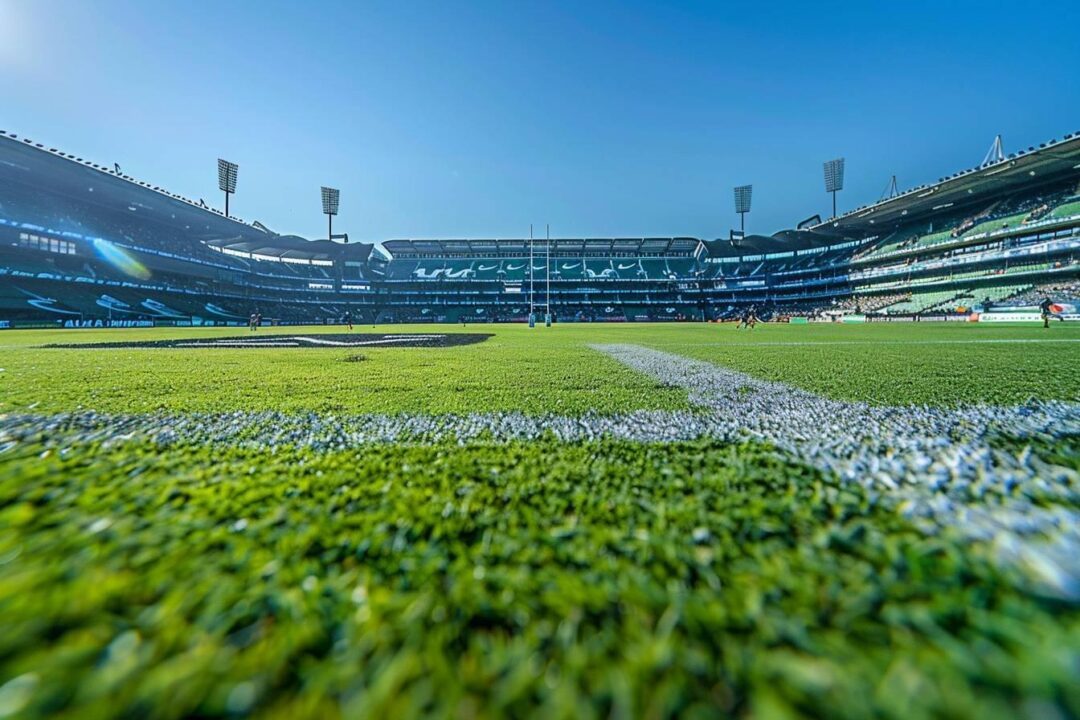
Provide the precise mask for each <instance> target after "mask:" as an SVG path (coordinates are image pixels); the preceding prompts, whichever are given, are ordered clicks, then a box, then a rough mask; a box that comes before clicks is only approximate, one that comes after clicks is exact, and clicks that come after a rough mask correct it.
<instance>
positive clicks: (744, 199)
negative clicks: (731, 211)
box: [735, 185, 754, 236]
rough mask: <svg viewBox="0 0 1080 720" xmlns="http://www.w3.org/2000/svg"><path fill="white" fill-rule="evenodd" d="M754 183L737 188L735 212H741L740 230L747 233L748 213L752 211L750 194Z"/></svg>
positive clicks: (744, 233)
mask: <svg viewBox="0 0 1080 720" xmlns="http://www.w3.org/2000/svg"><path fill="white" fill-rule="evenodd" d="M753 191H754V186H753V185H740V186H739V187H737V188H735V212H737V213H739V230H740V232H742V234H743V235H744V236H745V235H746V213H748V212H750V196H751V194H753Z"/></svg>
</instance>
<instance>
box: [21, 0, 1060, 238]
mask: <svg viewBox="0 0 1080 720" xmlns="http://www.w3.org/2000/svg"><path fill="white" fill-rule="evenodd" d="M1078 8H1080V3H1076V2H1056V1H1054V0H1050V1H1048V2H1042V3H1031V2H1028V3H994V2H980V3H974V2H970V3H968V2H955V3H953V2H947V1H939V2H923V1H922V0H914V1H907V2H888V3H878V2H861V3H851V4H844V3H829V2H816V3H806V4H804V3H794V2H773V3H739V4H727V3H721V2H701V3H697V2H685V3H675V2H667V3H665V2H657V3H645V2H606V1H605V0H589V1H586V2H582V1H578V2H556V1H554V0H552V1H550V2H526V1H525V0H521V1H517V0H502V1H495V2H471V3H457V2H451V1H450V0H445V1H443V2H409V1H399V2H386V3H381V2H379V3H366V2H319V3H306V4H302V3H299V2H294V3H286V2H277V1H274V0H262V1H259V2H248V1H244V0H234V1H233V2H227V3H222V2H209V1H208V0H195V1H194V2H191V3H178V2H177V3H165V2H147V1H146V0H94V1H93V2H87V1H85V0H0V87H2V88H3V90H2V97H3V103H2V106H0V107H2V109H0V128H3V129H5V130H9V131H14V132H17V133H19V134H20V135H25V136H28V137H31V138H33V139H34V140H38V141H41V142H44V143H47V144H49V145H54V146H56V147H59V148H61V149H64V150H67V151H70V152H75V153H77V154H80V155H81V156H83V157H87V158H90V159H93V160H94V161H96V162H101V163H112V162H119V163H120V164H121V166H122V167H123V168H124V170H125V172H127V173H129V174H131V175H134V176H136V177H138V178H140V179H144V180H147V181H150V182H153V183H155V184H160V185H163V186H165V187H168V188H169V189H171V190H174V191H176V192H179V193H182V194H184V195H186V196H188V197H193V198H199V197H204V198H206V200H207V201H208V202H212V203H215V204H218V205H220V203H221V200H220V197H219V193H218V192H217V189H216V169H215V162H216V158H218V157H219V156H220V157H225V158H228V159H231V160H234V161H236V162H237V163H239V164H240V177H239V187H238V194H237V195H236V196H235V198H234V199H233V201H232V210H233V212H234V214H236V215H239V216H240V217H243V218H244V219H246V220H256V219H257V220H261V221H262V222H264V223H266V224H267V225H268V226H270V227H271V228H273V229H275V230H278V231H281V232H296V233H299V234H303V235H307V236H312V237H314V236H318V235H319V234H320V233H325V224H324V219H323V217H322V216H321V214H320V205H319V186H320V185H322V184H326V185H331V186H336V187H340V188H341V192H342V196H341V215H340V216H339V219H338V221H337V222H335V230H337V229H339V228H340V229H341V230H344V231H347V232H349V234H350V236H351V237H352V238H353V239H354V240H372V241H381V240H386V239H390V238H395V237H511V236H521V235H523V234H524V233H526V232H527V231H528V225H529V223H530V222H532V223H536V224H537V225H538V226H542V224H543V223H545V222H547V223H551V226H552V233H553V235H559V236H652V235H657V236H665V235H692V236H699V237H707V238H711V237H718V236H726V234H727V232H728V229H729V228H731V227H737V226H738V216H736V215H735V214H734V212H733V208H732V187H733V186H734V185H737V184H742V183H753V185H754V206H753V210H752V212H751V214H750V216H749V218H748V230H751V231H755V232H774V231H776V230H780V229H783V228H787V227H791V226H793V225H794V224H795V223H796V222H798V221H799V220H801V219H802V218H804V217H807V216H809V215H812V214H814V213H821V214H823V215H824V214H826V213H827V211H828V209H829V207H830V205H829V202H830V201H829V197H828V196H827V195H826V194H825V192H824V190H823V186H822V177H821V175H822V171H821V162H822V161H823V160H827V159H829V158H832V157H836V156H840V155H842V156H845V157H846V158H847V182H846V189H845V190H844V192H843V193H842V194H841V198H840V204H841V209H843V208H845V207H847V208H850V207H853V206H855V205H860V204H864V203H866V202H869V201H872V200H875V199H877V197H878V196H879V195H880V194H881V192H882V190H883V189H884V188H885V186H886V184H887V182H888V180H889V177H890V176H891V175H892V174H896V175H897V176H898V178H899V182H900V185H901V187H908V186H911V185H916V184H919V183H922V182H927V181H932V180H935V179H937V178H938V177H940V176H941V175H944V174H947V173H950V172H952V171H955V170H958V169H961V168H966V167H970V166H972V165H975V164H977V163H978V162H979V161H980V160H981V159H982V156H983V154H984V153H985V151H986V150H987V148H988V147H989V145H990V143H991V141H992V140H993V137H994V135H995V134H996V133H1001V134H1002V135H1003V136H1004V142H1005V145H1006V150H1015V149H1018V148H1019V147H1021V146H1022V147H1027V146H1029V145H1034V144H1038V143H1039V142H1042V141H1045V140H1047V139H1050V138H1052V137H1060V136H1061V135H1063V134H1065V133H1068V132H1073V131H1077V130H1080V81H1078V79H1077V71H1078V69H1080V42H1078V41H1077V39H1076V29H1077V28H1078V27H1080V9H1078Z"/></svg>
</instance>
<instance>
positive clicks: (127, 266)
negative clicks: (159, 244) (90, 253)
mask: <svg viewBox="0 0 1080 720" xmlns="http://www.w3.org/2000/svg"><path fill="white" fill-rule="evenodd" d="M94 250H95V251H96V252H97V254H98V256H99V257H100V258H101V259H102V260H104V261H105V262H107V263H109V264H110V265H112V266H113V267H114V268H116V269H117V270H119V271H120V272H122V273H124V274H125V275H129V276H131V277H133V278H138V279H139V280H149V279H150V271H149V270H148V269H147V268H146V266H145V265H143V264H142V263H141V262H139V261H138V260H136V259H135V258H134V257H132V256H131V254H130V253H128V252H127V251H126V250H124V249H123V248H122V247H118V246H116V245H114V244H112V243H111V242H109V241H108V240H106V239H104V238H95V239H94Z"/></svg>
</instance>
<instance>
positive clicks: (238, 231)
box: [0, 131, 372, 260]
mask: <svg viewBox="0 0 1080 720" xmlns="http://www.w3.org/2000/svg"><path fill="white" fill-rule="evenodd" d="M0 162H2V163H3V167H4V170H3V172H4V174H5V175H6V176H8V175H9V176H10V177H11V179H12V180H14V181H15V182H18V183H23V184H26V185H29V186H31V187H40V188H41V189H42V190H45V191H47V192H50V193H60V194H62V195H67V196H69V197H71V198H74V199H77V200H79V201H82V202H86V203H90V204H92V205H95V206H97V207H100V208H102V209H104V210H109V211H114V212H117V213H125V212H133V213H138V215H139V217H140V218H142V219H145V220H146V221H148V222H159V223H166V224H168V225H172V226H176V225H178V224H179V225H182V226H184V227H185V228H186V229H187V230H188V231H189V232H190V234H191V236H192V237H193V238H196V239H198V240H201V241H202V242H205V243H207V244H210V245H215V246H217V247H225V248H229V249H232V250H237V251H239V252H247V253H256V254H259V255H265V256H268V257H281V258H294V259H315V260H318V259H326V260H330V259H334V258H339V257H343V256H344V257H346V258H347V259H350V260H351V259H354V258H355V259H357V260H366V259H367V258H368V256H369V255H370V254H371V248H372V246H371V245H368V244H362V243H356V244H351V245H342V244H339V243H332V242H330V241H329V240H306V239H304V238H302V237H298V236H296V235H278V234H276V233H274V232H273V231H271V230H270V229H269V228H267V227H266V226H265V225H263V224H262V223H258V222H256V223H254V224H252V225H248V224H247V223H244V222H242V221H240V220H238V219H236V218H226V217H225V216H224V214H222V213H221V212H220V211H218V210H215V209H213V208H211V207H209V206H208V205H206V204H205V203H203V202H201V201H200V202H198V203H197V202H194V201H192V200H188V199H187V198H185V197H182V196H180V195H177V194H176V193H172V192H169V191H168V190H165V189H164V188H161V187H158V186H155V185H151V184H150V183H146V182H142V181H140V180H136V179H135V178H133V177H130V176H128V175H124V174H122V173H121V172H117V171H116V170H115V169H109V168H107V167H104V166H102V165H97V164H96V163H92V162H90V161H88V160H85V159H83V158H80V157H76V156H74V155H70V154H68V153H64V152H61V151H59V150H56V149H55V148H46V147H45V146H44V145H42V144H41V143H35V142H33V141H31V140H29V139H27V138H19V137H18V136H17V135H15V134H14V133H5V132H3V131H0Z"/></svg>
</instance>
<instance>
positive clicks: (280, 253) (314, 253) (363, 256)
mask: <svg viewBox="0 0 1080 720" xmlns="http://www.w3.org/2000/svg"><path fill="white" fill-rule="evenodd" d="M207 245H213V246H215V247H219V248H225V249H228V250H233V251H235V252H244V253H252V254H255V255H264V256H266V257H276V258H288V259H295V260H338V259H345V260H356V261H358V262H364V261H366V260H367V259H368V256H370V255H371V250H372V247H373V246H372V245H370V244H368V243H353V244H350V245H342V244H341V243H336V242H330V241H329V240H307V239H305V238H302V237H299V236H298V235H273V236H269V237H266V238H255V239H250V238H236V239H220V240H210V241H208V242H207Z"/></svg>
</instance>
